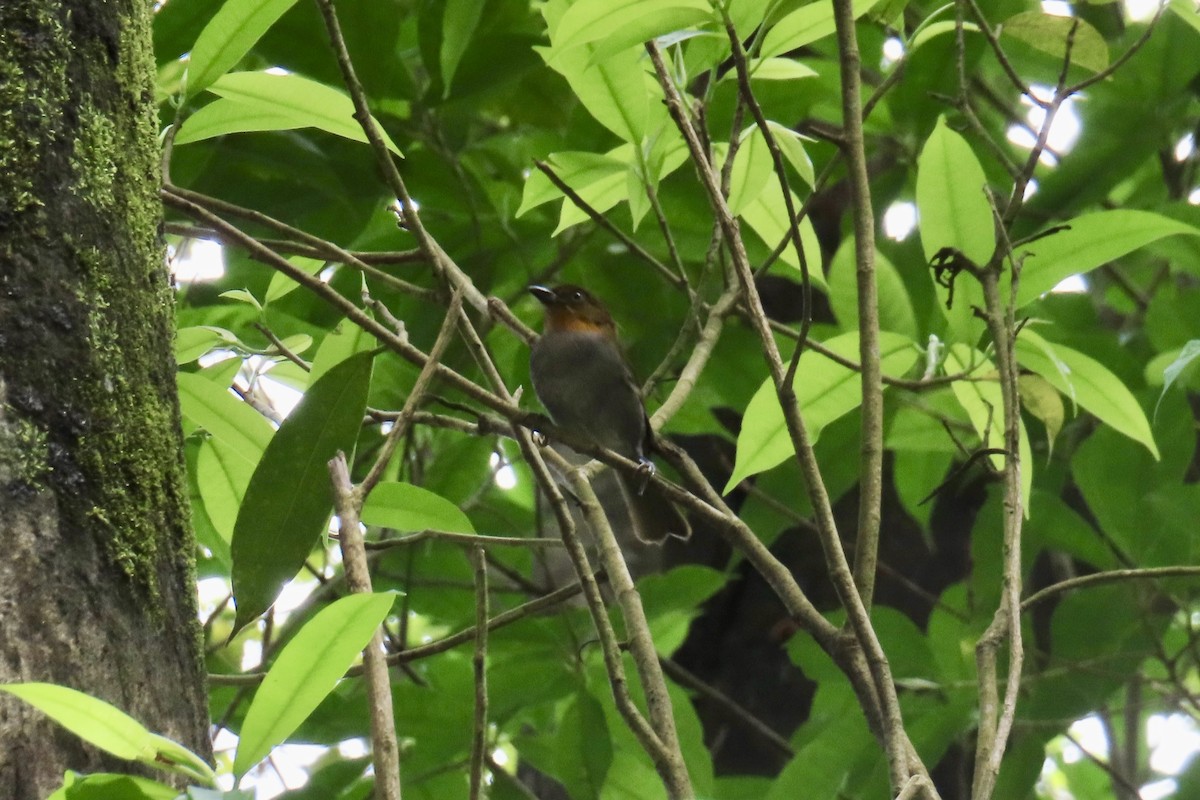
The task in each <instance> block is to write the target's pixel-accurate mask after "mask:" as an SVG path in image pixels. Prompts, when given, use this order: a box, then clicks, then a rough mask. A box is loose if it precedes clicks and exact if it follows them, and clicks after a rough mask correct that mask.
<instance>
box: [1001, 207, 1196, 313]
mask: <svg viewBox="0 0 1200 800" xmlns="http://www.w3.org/2000/svg"><path fill="white" fill-rule="evenodd" d="M1068 225H1069V227H1068V228H1067V229H1066V230H1061V231H1058V232H1057V233H1054V234H1051V235H1050V236H1047V237H1046V238H1044V239H1037V240H1035V241H1033V242H1030V243H1029V244H1027V245H1023V246H1021V247H1018V248H1017V260H1018V261H1019V263H1020V264H1021V280H1020V283H1019V284H1018V286H1017V307H1018V308H1019V307H1021V306H1023V305H1025V304H1026V303H1028V302H1030V301H1031V300H1035V299H1037V297H1038V295H1040V294H1042V293H1043V292H1048V291H1050V290H1051V289H1053V288H1054V287H1055V286H1056V285H1058V283H1059V282H1060V281H1061V280H1063V279H1064V278H1068V277H1070V276H1072V275H1082V274H1085V273H1087V272H1090V271H1091V270H1093V269H1095V268H1096V267H1099V266H1101V265H1102V264H1107V263H1108V262H1109V261H1113V260H1115V259H1118V258H1120V257H1121V256H1123V255H1125V254H1126V253H1130V252H1132V251H1134V250H1137V249H1138V248H1139V247H1144V246H1146V245H1148V244H1150V243H1151V242H1155V241H1158V240H1159V239H1162V238H1163V237H1165V236H1174V235H1176V234H1189V235H1191V236H1200V228H1196V227H1194V226H1192V225H1188V224H1187V223H1184V222H1179V221H1177V220H1173V219H1171V218H1170V217H1164V216H1163V215H1161V214H1154V213H1152V212H1149V211H1136V210H1131V209H1120V210H1113V211H1097V212H1095V213H1093V214H1084V215H1083V216H1080V217H1076V218H1075V219H1073V220H1071V221H1070V222H1069V223H1068Z"/></svg>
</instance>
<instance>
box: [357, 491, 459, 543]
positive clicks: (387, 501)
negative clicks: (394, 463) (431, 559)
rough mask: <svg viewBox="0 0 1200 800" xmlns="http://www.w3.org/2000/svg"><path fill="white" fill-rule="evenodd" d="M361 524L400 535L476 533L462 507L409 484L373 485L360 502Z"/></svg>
mask: <svg viewBox="0 0 1200 800" xmlns="http://www.w3.org/2000/svg"><path fill="white" fill-rule="evenodd" d="M362 521H363V522H365V523H366V524H367V525H377V526H379V527H381V528H392V529H394V530H397V531H401V532H415V531H423V530H438V531H451V532H454V533H474V532H475V528H474V527H473V526H472V525H471V520H469V519H468V518H467V515H466V514H464V513H463V512H462V509H461V508H459V507H458V506H457V505H455V504H454V503H451V502H450V501H449V500H447V499H446V498H444V497H442V496H440V495H436V494H434V493H433V492H431V491H429V490H428V489H422V488H421V487H420V486H413V485H412V484H411V483H380V484H379V485H378V486H376V487H375V489H374V490H373V491H372V492H371V494H370V495H369V496H368V497H367V499H366V502H365V503H363V509H362Z"/></svg>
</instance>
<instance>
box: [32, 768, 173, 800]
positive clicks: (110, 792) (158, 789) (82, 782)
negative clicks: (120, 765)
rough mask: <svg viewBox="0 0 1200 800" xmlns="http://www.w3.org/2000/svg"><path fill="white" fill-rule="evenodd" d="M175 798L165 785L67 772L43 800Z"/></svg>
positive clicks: (111, 775)
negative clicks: (57, 785) (58, 787)
mask: <svg viewBox="0 0 1200 800" xmlns="http://www.w3.org/2000/svg"><path fill="white" fill-rule="evenodd" d="M177 797H179V792H178V791H176V790H175V789H173V788H172V787H170V786H167V785H166V784H165V783H159V782H158V781H152V780H150V779H149V778H140V777H138V776H137V775H121V774H117V773H112V772H95V773H92V774H90V775H80V774H78V773H75V772H68V773H67V774H66V776H65V777H64V779H63V785H62V788H60V789H59V790H58V791H57V792H55V793H54V794H52V795H50V797H49V798H47V800H114V798H118V799H119V800H175V798H177Z"/></svg>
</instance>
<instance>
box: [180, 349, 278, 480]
mask: <svg viewBox="0 0 1200 800" xmlns="http://www.w3.org/2000/svg"><path fill="white" fill-rule="evenodd" d="M175 380H176V383H177V384H178V386H179V408H180V411H181V412H182V413H183V415H184V416H185V417H187V418H188V419H189V420H190V421H191V422H193V423H194V424H196V425H198V426H199V427H201V428H203V429H204V430H206V431H208V433H209V434H211V435H212V436H213V438H215V439H220V440H221V441H222V442H225V443H226V444H228V445H229V446H230V447H232V448H233V449H234V451H235V452H237V453H240V454H243V455H244V456H245V458H246V460H247V461H249V462H250V463H251V464H257V463H258V454H260V453H262V451H264V450H266V449H267V445H268V444H269V443H270V441H271V436H272V431H271V423H269V422H267V421H266V419H264V418H263V416H262V415H261V414H259V413H258V412H257V411H255V410H254V409H252V408H250V406H248V405H246V404H245V403H243V402H242V401H241V400H239V399H237V398H236V397H234V396H233V395H232V394H230V392H229V390H228V389H227V388H226V387H224V386H220V385H218V384H216V383H213V382H212V381H210V380H208V379H207V378H205V377H204V376H203V375H198V374H195V373H191V372H180V373H179V374H178V375H176V376H175Z"/></svg>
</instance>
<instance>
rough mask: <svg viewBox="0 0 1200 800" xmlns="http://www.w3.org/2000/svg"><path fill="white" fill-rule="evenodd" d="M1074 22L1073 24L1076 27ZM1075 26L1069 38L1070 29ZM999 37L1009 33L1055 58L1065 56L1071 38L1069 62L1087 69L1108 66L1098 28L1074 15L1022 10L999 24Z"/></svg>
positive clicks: (1106, 54) (1099, 69)
mask: <svg viewBox="0 0 1200 800" xmlns="http://www.w3.org/2000/svg"><path fill="white" fill-rule="evenodd" d="M1076 26H1077V27H1076ZM1073 27H1074V28H1075V33H1074V36H1073V38H1072V34H1071V29H1072V28H1073ZM1000 32H1001V36H1002V37H1011V38H1013V39H1017V40H1019V41H1022V42H1024V43H1026V44H1028V45H1029V46H1030V47H1033V48H1034V49H1035V50H1040V51H1041V52H1043V53H1046V54H1047V55H1050V56H1053V57H1055V58H1059V59H1061V58H1065V57H1066V55H1067V41H1068V39H1070V41H1071V63H1072V64H1074V65H1077V66H1080V67H1083V68H1084V69H1086V70H1089V71H1091V72H1100V71H1101V70H1102V69H1104V68H1105V67H1107V66H1108V45H1107V44H1105V43H1104V37H1103V36H1101V35H1100V32H1099V31H1098V30H1096V29H1095V28H1093V27H1092V26H1091V25H1089V24H1088V23H1087V22H1085V21H1084V20H1083V19H1081V18H1080V17H1078V16H1070V17H1061V16H1058V15H1057V14H1044V13H1042V12H1040V11H1024V12H1022V13H1020V14H1016V15H1014V16H1011V17H1009V18H1008V19H1006V20H1005V21H1004V23H1003V24H1002V25H1001V26H1000Z"/></svg>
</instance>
